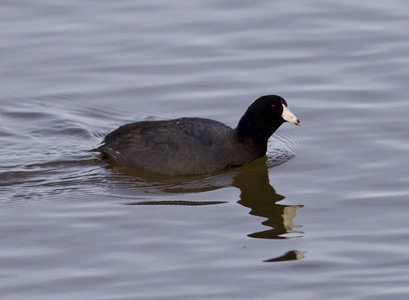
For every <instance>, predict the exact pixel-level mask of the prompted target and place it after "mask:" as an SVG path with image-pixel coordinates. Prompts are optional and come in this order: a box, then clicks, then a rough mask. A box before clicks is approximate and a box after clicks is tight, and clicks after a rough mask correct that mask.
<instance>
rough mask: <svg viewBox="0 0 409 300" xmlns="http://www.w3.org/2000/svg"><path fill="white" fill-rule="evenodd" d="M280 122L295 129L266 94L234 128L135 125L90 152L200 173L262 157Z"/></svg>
mask: <svg viewBox="0 0 409 300" xmlns="http://www.w3.org/2000/svg"><path fill="white" fill-rule="evenodd" d="M284 122H290V123H292V124H295V125H300V121H299V120H298V119H297V117H296V116H295V115H294V114H293V113H292V112H291V111H290V110H289V108H288V105H287V102H286V101H285V100H284V99H283V98H281V97H280V96H276V95H269V96H263V97H260V98H258V99H257V100H256V101H254V102H253V104H251V105H250V106H249V108H248V109H247V111H246V112H245V113H244V115H243V116H242V117H241V119H240V121H239V123H238V125H237V127H236V128H234V129H233V128H231V127H229V126H227V125H225V124H223V123H220V122H218V121H215V120H210V119H203V118H180V119H175V120H168V121H143V122H135V123H130V124H126V125H123V126H121V127H119V128H118V129H116V130H114V131H112V132H111V133H109V134H108V135H107V136H106V137H105V139H104V140H103V142H102V145H101V146H99V147H98V148H95V149H92V150H91V152H97V153H98V154H100V155H101V157H102V158H110V159H113V160H115V161H116V162H117V163H119V164H121V165H125V166H128V167H131V168H137V169H140V170H144V171H148V172H153V173H158V174H166V175H196V174H204V173H210V172H213V171H217V170H223V169H229V168H232V167H236V166H240V165H243V164H246V163H248V162H251V161H253V160H255V159H257V158H260V157H262V156H264V155H265V154H266V150H267V142H268V139H269V138H270V137H271V135H272V134H273V133H274V132H275V131H276V130H277V129H278V128H279V127H280V126H281V125H282V124H283V123H284Z"/></svg>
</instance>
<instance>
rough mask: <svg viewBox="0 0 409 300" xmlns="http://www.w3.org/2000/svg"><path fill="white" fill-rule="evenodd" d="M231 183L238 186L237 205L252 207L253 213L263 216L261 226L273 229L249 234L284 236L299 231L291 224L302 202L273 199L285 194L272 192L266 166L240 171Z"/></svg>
mask: <svg viewBox="0 0 409 300" xmlns="http://www.w3.org/2000/svg"><path fill="white" fill-rule="evenodd" d="M233 185H234V186H235V187H237V188H239V189H240V191H241V194H240V198H241V199H240V201H238V203H239V204H241V205H243V206H245V207H248V208H250V209H251V211H250V214H251V215H253V216H259V217H264V218H266V219H267V220H266V221H264V222H262V224H263V225H264V226H267V227H271V228H273V229H270V230H267V231H261V232H256V233H252V234H249V237H253V238H263V239H286V238H290V237H285V236H283V235H284V234H287V233H302V232H300V231H297V230H294V229H293V228H296V227H301V226H298V225H294V224H293V219H294V217H295V214H296V210H297V209H299V208H301V207H303V206H302V205H283V204H277V203H276V202H278V201H280V200H283V199H284V198H285V197H284V196H282V195H279V194H277V193H276V192H275V190H274V188H273V187H272V186H271V185H270V183H269V180H268V171H267V168H260V169H257V170H254V171H251V172H250V171H249V172H241V173H239V174H238V175H237V176H236V177H235V178H234V182H233Z"/></svg>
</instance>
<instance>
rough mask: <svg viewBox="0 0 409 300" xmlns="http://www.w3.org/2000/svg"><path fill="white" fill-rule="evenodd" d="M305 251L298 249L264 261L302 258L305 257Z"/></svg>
mask: <svg viewBox="0 0 409 300" xmlns="http://www.w3.org/2000/svg"><path fill="white" fill-rule="evenodd" d="M304 254H305V252H302V251H298V250H292V251H288V252H287V253H285V254H284V255H281V256H278V257H274V258H271V259H267V260H265V261H264V262H276V261H287V260H301V259H303V258H305V256H304Z"/></svg>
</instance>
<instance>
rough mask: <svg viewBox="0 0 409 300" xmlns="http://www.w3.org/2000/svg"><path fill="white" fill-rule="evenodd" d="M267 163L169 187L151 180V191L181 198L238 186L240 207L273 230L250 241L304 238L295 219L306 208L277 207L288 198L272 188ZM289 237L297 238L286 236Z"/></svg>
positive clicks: (298, 255) (292, 255)
mask: <svg viewBox="0 0 409 300" xmlns="http://www.w3.org/2000/svg"><path fill="white" fill-rule="evenodd" d="M266 163H268V162H267V159H266V158H264V159H260V160H258V162H255V163H254V164H251V165H248V166H243V167H242V168H239V169H236V170H237V171H230V172H227V173H224V174H221V175H215V176H212V177H205V178H196V179H194V178H191V179H187V180H186V179H180V178H179V179H177V180H176V179H175V181H174V183H173V184H171V182H170V181H169V178H168V179H166V180H165V181H164V183H165V184H160V183H159V182H152V179H153V178H150V181H151V182H150V183H151V186H150V187H149V189H150V190H151V189H152V186H154V187H155V188H156V189H160V190H161V191H163V192H166V193H173V194H179V193H192V192H204V191H210V190H214V189H219V188H224V187H227V186H234V187H236V188H238V189H239V190H240V191H241V194H240V200H239V201H238V203H239V204H240V205H243V206H245V207H248V208H250V212H249V214H250V215H253V216H258V217H262V218H265V219H266V220H264V221H263V222H262V225H264V226H267V227H270V228H271V229H268V230H265V231H260V232H255V233H251V234H248V236H249V237H251V238H261V239H289V238H294V237H301V234H302V232H301V231H298V230H295V229H294V228H298V227H301V226H298V225H294V223H293V219H294V218H295V216H296V211H297V209H299V208H301V207H303V206H302V205H284V204H277V202H279V201H281V200H283V199H284V198H285V197H284V196H282V195H279V194H277V193H276V192H275V190H274V188H273V187H272V186H271V185H270V183H269V178H268V169H267V167H266ZM128 175H130V174H128ZM148 181H149V180H148ZM145 183H146V181H145ZM128 184H129V182H128ZM225 202H227V201H199V202H198V201H175V200H173V201H139V202H133V203H128V205H182V206H202V205H215V204H223V203H225ZM286 234H297V235H296V236H286ZM303 254H304V252H301V251H297V250H292V251H289V252H287V253H286V254H284V255H282V256H279V257H276V258H272V259H269V260H265V261H266V262H275V261H283V260H294V259H302V258H304V255H303Z"/></svg>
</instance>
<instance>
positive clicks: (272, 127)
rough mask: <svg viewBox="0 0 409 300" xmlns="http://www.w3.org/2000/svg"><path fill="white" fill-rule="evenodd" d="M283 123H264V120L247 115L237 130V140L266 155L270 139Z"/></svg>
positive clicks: (279, 121)
mask: <svg viewBox="0 0 409 300" xmlns="http://www.w3.org/2000/svg"><path fill="white" fill-rule="evenodd" d="M283 123H284V122H283V121H281V120H278V121H275V122H274V121H273V122H271V121H270V120H269V122H265V121H264V122H263V119H262V118H259V117H257V116H255V115H250V114H248V113H246V114H244V116H243V117H242V118H241V119H240V121H239V124H238V125H237V127H236V129H235V131H236V135H237V139H238V140H239V142H241V143H243V144H245V145H246V146H247V147H252V148H255V149H258V151H261V152H264V153H262V155H264V154H265V152H266V150H267V142H268V139H269V138H270V137H271V135H272V134H273V133H274V132H275V131H276V130H277V129H278V128H279V127H280V126H281V124H283ZM262 155H261V156H262Z"/></svg>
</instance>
